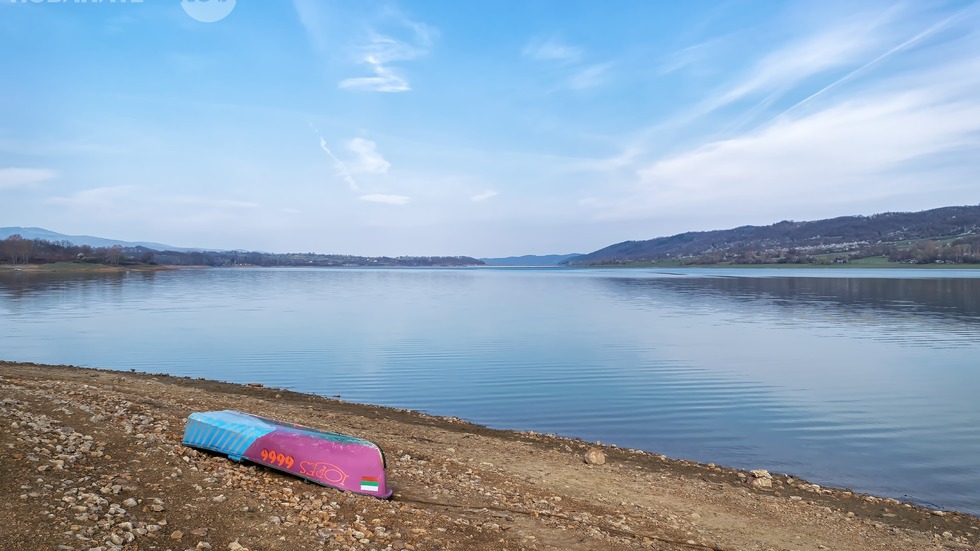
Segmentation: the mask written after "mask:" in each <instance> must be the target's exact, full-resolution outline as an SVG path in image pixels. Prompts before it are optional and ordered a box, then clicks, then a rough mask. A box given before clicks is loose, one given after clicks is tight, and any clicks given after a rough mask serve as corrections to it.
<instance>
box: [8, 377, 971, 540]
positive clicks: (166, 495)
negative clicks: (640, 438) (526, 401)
mask: <svg viewBox="0 0 980 551" xmlns="http://www.w3.org/2000/svg"><path fill="white" fill-rule="evenodd" d="M0 406H2V407H0V445H2V448H0V496H2V497H3V499H2V500H0V548H2V549H4V550H37V549H54V550H68V549H82V550H90V549H99V550H109V549H133V550H135V549H160V550H164V549H171V550H174V551H177V550H184V549H195V550H196V549H221V550H226V549H227V550H239V551H240V550H242V549H251V550H253V551H254V550H261V549H284V550H297V551H298V550H307V549H379V550H380V549H417V550H429V549H603V550H605V549H672V550H673V549H685V550H690V549H693V550H705V549H714V550H725V551H728V550H743V549H744V550H780V551H782V550H799V551H804V550H824V549H832V550H842V549H854V550H889V551H893V550H914V549H980V520H978V519H977V518H976V517H974V516H970V515H963V514H959V513H954V512H948V511H947V512H942V511H929V510H923V509H919V508H915V507H912V506H910V505H907V504H902V503H899V502H898V501H895V500H891V499H880V498H875V497H871V496H866V495H859V494H852V493H851V492H847V491H844V490H837V489H827V488H819V487H816V486H814V485H812V484H808V483H806V482H805V481H801V480H796V479H793V478H791V477H787V476H784V475H772V478H766V475H765V474H763V473H756V474H757V475H761V476H758V477H757V476H753V475H752V474H751V473H747V472H740V471H735V470H731V469H725V468H721V467H715V466H712V465H701V464H697V463H693V462H688V461H683V460H675V459H668V458H666V457H663V456H659V455H656V454H651V453H646V452H639V451H636V450H625V449H616V448H613V447H599V449H600V450H601V451H602V453H603V454H604V457H605V464H603V465H590V464H587V463H586V462H585V456H586V453H587V452H588V451H589V449H590V448H593V447H594V446H593V445H592V444H589V443H586V442H582V441H578V440H570V439H565V438H559V437H554V436H548V435H540V434H534V433H528V432H514V431H498V430H492V429H487V428H484V427H480V426H477V425H472V424H469V423H466V422H464V421H460V420H458V419H453V418H449V419H444V418H436V417H430V416H426V415H421V414H418V413H414V412H410V411H404V410H395V409H388V408H380V407H372V406H363V405H356V404H349V403H344V402H340V401H335V400H330V399H325V398H320V397H315V396H310V395H304V394H297V393H292V392H288V391H285V390H280V389H272V388H263V387H260V386H240V385H233V384H227V383H219V382H214V381H207V380H200V379H186V378H176V377H169V376H166V375H153V374H141V373H120V372H109V371H100V370H92V369H80V368H75V367H66V366H41V365H33V364H15V363H2V362H0ZM219 409H239V410H242V411H247V412H251V413H256V414H261V415H265V416H269V417H275V418H279V419H284V420H288V421H291V422H296V423H301V424H304V425H309V426H313V427H316V428H320V429H323V430H328V431H334V432H343V433H348V434H353V435H356V436H359V437H363V438H367V439H369V440H372V441H374V442H376V443H377V444H379V445H380V446H381V447H382V448H383V449H384V450H385V452H386V455H387V458H388V472H387V474H388V483H389V486H391V487H392V488H394V490H395V494H394V497H393V498H392V499H391V500H388V501H383V500H378V499H375V498H372V497H367V496H361V495H355V494H350V493H344V492H340V491H338V490H335V489H332V488H325V487H321V486H317V485H313V484H310V483H307V482H304V481H302V480H299V479H296V478H292V477H290V476H287V475H284V474H281V473H278V472H276V471H273V470H269V469H266V468H264V467H261V466H256V465H250V464H247V463H242V464H240V463H235V462H232V461H229V460H228V459H226V458H224V457H220V456H215V455H210V454H205V453H201V452H198V451H195V450H192V449H189V448H186V447H184V446H182V445H181V438H182V434H183V428H184V422H185V419H186V417H187V415H188V414H190V413H191V412H193V411H208V410H219Z"/></svg>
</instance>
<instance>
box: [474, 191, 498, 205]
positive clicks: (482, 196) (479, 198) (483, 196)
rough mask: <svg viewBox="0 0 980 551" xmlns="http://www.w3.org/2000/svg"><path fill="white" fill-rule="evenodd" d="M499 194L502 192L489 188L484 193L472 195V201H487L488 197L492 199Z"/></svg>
mask: <svg viewBox="0 0 980 551" xmlns="http://www.w3.org/2000/svg"><path fill="white" fill-rule="evenodd" d="M498 195H500V194H499V193H497V192H496V191H494V190H492V189H488V190H486V191H484V192H483V193H477V194H476V195H474V196H472V197H470V201H473V202H475V203H480V202H483V201H486V200H487V199H491V198H493V197H496V196H498Z"/></svg>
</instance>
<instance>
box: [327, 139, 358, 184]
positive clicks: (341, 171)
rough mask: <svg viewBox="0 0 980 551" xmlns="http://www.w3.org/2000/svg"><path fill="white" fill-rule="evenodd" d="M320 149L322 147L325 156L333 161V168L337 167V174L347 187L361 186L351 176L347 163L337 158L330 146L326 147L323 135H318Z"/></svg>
mask: <svg viewBox="0 0 980 551" xmlns="http://www.w3.org/2000/svg"><path fill="white" fill-rule="evenodd" d="M320 149H322V150H323V152H324V153H326V154H327V157H330V159H331V160H332V161H333V164H334V168H336V169H337V174H338V175H340V177H341V178H343V179H344V181H345V182H347V186H348V187H350V188H351V189H352V190H354V191H358V190H359V189H361V186H359V185H357V180H355V179H354V177H353V176H351V172H350V169H349V168H347V164H346V163H344V161H341V160H340V159H339V158H337V156H336V155H334V154H333V151H330V148H329V147H327V140H325V139H324V138H323V136H320Z"/></svg>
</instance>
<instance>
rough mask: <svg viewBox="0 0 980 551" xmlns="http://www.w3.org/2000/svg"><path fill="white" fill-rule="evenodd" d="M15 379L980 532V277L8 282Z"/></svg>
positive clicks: (568, 274)
mask: <svg viewBox="0 0 980 551" xmlns="http://www.w3.org/2000/svg"><path fill="white" fill-rule="evenodd" d="M0 359H7V360H17V361H32V362H43V363H68V364H75V365H85V366H91V367H103V368H110V369H118V370H129V369H136V370H140V371H151V372H169V373H172V374H175V375H187V376H195V377H197V376H202V377H208V378H213V379H219V380H227V381H234V382H261V383H264V384H266V385H272V386H280V387H285V388H290V389H293V390H298V391H304V392H313V393H318V394H324V395H334V394H341V395H342V396H343V398H344V399H347V400H351V401H358V402H369V403H375V404H384V405H390V406H397V407H405V408H411V409H416V410H422V411H426V412H429V413H433V414H438V415H455V416H458V417H462V418H465V419H468V420H471V421H474V422H478V423H482V424H487V425H491V426H494V427H501V428H518V429H530V430H536V431H539V432H549V433H552V432H553V433H558V434H563V435H568V436H576V437H581V438H584V439H586V440H593V441H594V440H601V441H602V442H603V443H614V444H617V445H619V446H624V447H632V448H642V449H646V450H650V451H655V452H658V453H664V454H666V455H668V456H672V457H682V458H689V459H695V460H699V461H704V462H715V463H719V464H724V465H730V466H735V467H740V468H767V469H769V470H771V471H776V472H786V473H792V474H796V475H799V476H803V477H805V478H808V479H810V480H812V481H813V482H817V483H819V484H824V485H835V486H844V487H851V488H854V489H857V490H860V491H867V492H873V493H876V494H880V495H887V496H894V497H898V498H903V499H908V500H912V501H915V502H917V503H920V504H926V505H931V506H936V507H944V508H954V509H959V510H963V511H968V512H972V513H974V514H980V271H972V270H969V271H964V270H860V271H854V270H767V269H759V270H748V269H740V270H722V269H718V270H683V271H656V270H634V269H631V270H565V269H491V268H486V269H483V268H481V269H455V270H451V269H446V270H441V269H418V270H370V269H342V270H329V269H310V270H304V269H283V270H275V269H254V270H251V269H226V270H220V269H214V270H178V271H167V272H152V273H143V272H131V273H119V274H85V275H81V274H70V275H69V274H57V273H55V274H29V273H24V272H18V273H4V274H0ZM332 428H335V429H337V430H343V427H342V426H338V427H332Z"/></svg>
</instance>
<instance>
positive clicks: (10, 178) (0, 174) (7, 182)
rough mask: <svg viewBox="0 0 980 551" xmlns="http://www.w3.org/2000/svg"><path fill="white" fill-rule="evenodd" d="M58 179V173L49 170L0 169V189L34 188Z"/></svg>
mask: <svg viewBox="0 0 980 551" xmlns="http://www.w3.org/2000/svg"><path fill="white" fill-rule="evenodd" d="M57 177H58V173H57V172H56V171H54V170H51V169H47V168H17V167H8V168H0V189H12V188H16V187H26V186H32V185H34V184H39V183H41V182H46V181H48V180H52V179H54V178H57Z"/></svg>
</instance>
